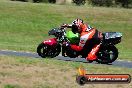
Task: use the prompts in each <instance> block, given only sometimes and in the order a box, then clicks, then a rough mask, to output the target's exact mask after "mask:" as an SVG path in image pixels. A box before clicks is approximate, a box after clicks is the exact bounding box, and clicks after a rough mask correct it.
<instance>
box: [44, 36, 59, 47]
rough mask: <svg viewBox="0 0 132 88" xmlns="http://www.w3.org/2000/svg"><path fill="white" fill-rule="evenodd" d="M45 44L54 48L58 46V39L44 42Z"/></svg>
mask: <svg viewBox="0 0 132 88" xmlns="http://www.w3.org/2000/svg"><path fill="white" fill-rule="evenodd" d="M43 43H44V44H46V45H50V46H54V45H56V44H57V39H56V38H52V39H49V40H45V41H43Z"/></svg>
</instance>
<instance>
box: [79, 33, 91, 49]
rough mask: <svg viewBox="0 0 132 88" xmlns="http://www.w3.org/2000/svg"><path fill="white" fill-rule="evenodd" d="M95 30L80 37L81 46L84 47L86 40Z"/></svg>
mask: <svg viewBox="0 0 132 88" xmlns="http://www.w3.org/2000/svg"><path fill="white" fill-rule="evenodd" d="M92 32H93V31H91V32H90V33H88V34H85V35H83V36H81V37H80V42H79V46H81V47H83V46H84V45H85V43H86V41H87V40H88V38H89V36H90V35H91V34H92Z"/></svg>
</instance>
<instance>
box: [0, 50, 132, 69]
mask: <svg viewBox="0 0 132 88" xmlns="http://www.w3.org/2000/svg"><path fill="white" fill-rule="evenodd" d="M0 55H9V56H20V57H32V58H41V57H40V56H38V54H37V53H31V52H17V51H8V50H0ZM54 59H57V60H63V61H73V62H82V63H88V62H87V61H86V60H85V58H69V57H63V56H60V55H59V56H57V57H55V58H54ZM88 64H91V63H88ZM92 64H98V63H96V62H93V63H92ZM104 65H106V64H104ZM109 65H112V66H118V67H124V68H132V62H130V61H122V60H116V61H115V62H113V63H111V64H109Z"/></svg>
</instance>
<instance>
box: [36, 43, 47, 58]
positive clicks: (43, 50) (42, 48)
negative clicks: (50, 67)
mask: <svg viewBox="0 0 132 88" xmlns="http://www.w3.org/2000/svg"><path fill="white" fill-rule="evenodd" d="M47 51H48V48H47V46H46V45H45V44H43V43H40V44H39V45H38V47H37V53H38V55H39V56H41V57H42V58H45V57H46V56H47Z"/></svg>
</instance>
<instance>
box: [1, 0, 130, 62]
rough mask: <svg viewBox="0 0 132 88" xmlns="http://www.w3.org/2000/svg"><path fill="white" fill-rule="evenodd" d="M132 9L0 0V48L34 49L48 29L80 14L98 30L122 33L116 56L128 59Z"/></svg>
mask: <svg viewBox="0 0 132 88" xmlns="http://www.w3.org/2000/svg"><path fill="white" fill-rule="evenodd" d="M131 16H132V9H123V8H105V7H88V6H74V5H73V6H72V5H54V4H44V3H42V4H40V3H23V2H12V1H8V0H0V49H8V50H17V51H31V52H36V47H37V45H38V44H39V43H40V42H41V41H43V40H44V39H47V38H49V37H48V34H47V32H48V30H50V29H52V28H54V27H59V26H60V25H61V24H62V23H71V22H72V20H73V19H75V18H82V19H84V21H85V22H88V23H89V24H91V25H92V26H93V27H95V28H97V29H99V30H100V31H102V32H107V31H118V32H122V33H123V39H122V42H121V43H120V44H119V45H117V47H118V49H119V52H120V54H119V58H120V59H124V60H126V59H127V60H132V59H131V57H132V50H131V49H132V44H131V43H132V39H131V34H132V29H131V28H132V17H131Z"/></svg>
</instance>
